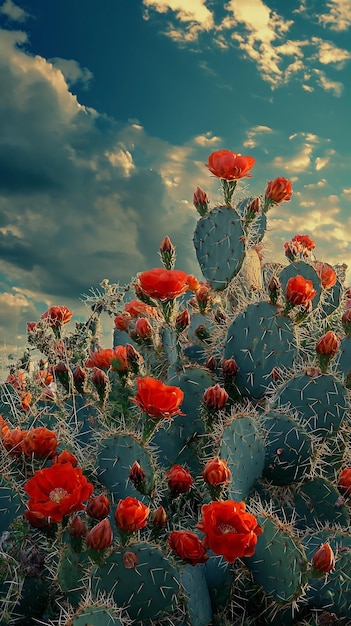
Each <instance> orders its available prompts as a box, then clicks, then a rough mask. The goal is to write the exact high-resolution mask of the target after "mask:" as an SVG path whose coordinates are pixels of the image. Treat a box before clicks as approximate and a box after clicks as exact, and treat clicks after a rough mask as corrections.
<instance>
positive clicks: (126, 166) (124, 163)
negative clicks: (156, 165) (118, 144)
mask: <svg viewBox="0 0 351 626" xmlns="http://www.w3.org/2000/svg"><path fill="white" fill-rule="evenodd" d="M105 156H106V157H107V158H108V160H109V161H110V163H111V165H113V166H114V167H120V168H121V169H122V171H123V172H124V175H125V176H130V174H131V172H132V171H133V170H134V169H135V165H134V163H133V157H132V155H131V153H130V152H129V150H123V149H122V148H117V150H116V151H115V152H109V151H107V152H105Z"/></svg>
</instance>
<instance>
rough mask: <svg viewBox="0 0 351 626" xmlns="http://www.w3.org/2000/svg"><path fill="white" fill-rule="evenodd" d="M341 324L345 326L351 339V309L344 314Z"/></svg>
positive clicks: (346, 332)
mask: <svg viewBox="0 0 351 626" xmlns="http://www.w3.org/2000/svg"><path fill="white" fill-rule="evenodd" d="M341 323H342V325H343V328H344V331H345V334H346V335H347V336H348V337H349V336H350V335H351V308H348V309H346V311H344V312H343V314H342V318H341Z"/></svg>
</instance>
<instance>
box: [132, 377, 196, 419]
mask: <svg viewBox="0 0 351 626" xmlns="http://www.w3.org/2000/svg"><path fill="white" fill-rule="evenodd" d="M137 386H138V391H137V393H136V396H135V398H130V401H131V402H133V403H134V404H137V405H138V406H140V408H141V409H142V410H143V411H144V413H147V415H149V416H150V417H153V418H154V419H169V420H171V419H172V417H174V416H175V415H184V413H182V412H181V410H180V408H179V406H180V405H181V403H182V402H183V399H184V393H183V391H182V390H181V389H180V387H174V386H172V385H165V384H164V383H162V382H161V381H160V380H157V379H156V378H152V377H151V376H150V377H146V378H138V379H137Z"/></svg>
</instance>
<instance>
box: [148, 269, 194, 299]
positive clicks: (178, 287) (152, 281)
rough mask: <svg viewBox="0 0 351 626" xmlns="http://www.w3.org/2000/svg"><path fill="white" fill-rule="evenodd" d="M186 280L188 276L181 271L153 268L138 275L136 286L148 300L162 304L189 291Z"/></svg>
mask: <svg viewBox="0 0 351 626" xmlns="http://www.w3.org/2000/svg"><path fill="white" fill-rule="evenodd" d="M188 278H189V277H188V274H187V273H186V272H183V271H182V270H167V269H165V268H163V267H154V268H153V269H152V270H148V271H146V272H142V273H141V274H139V279H138V280H139V282H138V286H139V287H140V289H141V290H142V292H143V293H144V294H146V295H147V296H149V297H150V298H155V299H156V300H160V301H161V302H163V301H165V300H174V299H175V298H178V296H181V295H182V294H183V293H185V292H186V291H187V290H188V289H189V284H188ZM191 278H193V277H191Z"/></svg>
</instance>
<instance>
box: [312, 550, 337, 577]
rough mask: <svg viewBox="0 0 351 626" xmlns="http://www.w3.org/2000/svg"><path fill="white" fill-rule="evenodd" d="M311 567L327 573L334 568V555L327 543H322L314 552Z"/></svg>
mask: <svg viewBox="0 0 351 626" xmlns="http://www.w3.org/2000/svg"><path fill="white" fill-rule="evenodd" d="M312 567H314V569H316V570H318V571H319V572H323V573H324V574H327V573H328V572H331V571H332V570H333V569H334V568H335V556H334V552H333V550H332V549H331V547H330V545H329V543H328V542H327V543H323V545H321V547H320V548H318V550H317V551H316V552H315V553H314V555H313V557H312Z"/></svg>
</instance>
